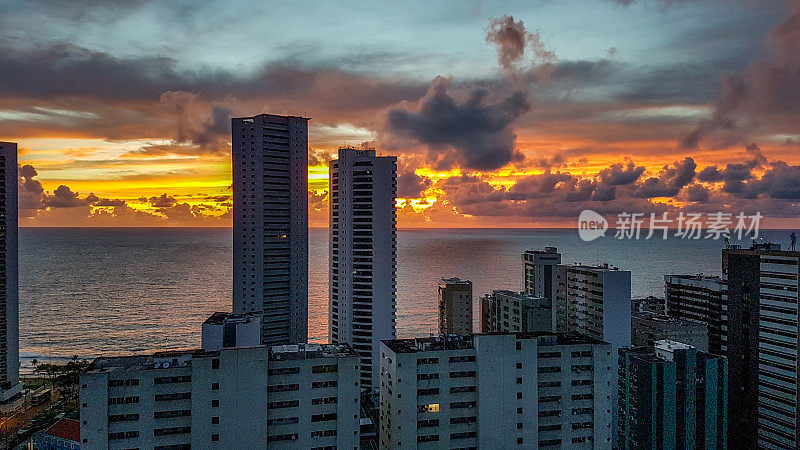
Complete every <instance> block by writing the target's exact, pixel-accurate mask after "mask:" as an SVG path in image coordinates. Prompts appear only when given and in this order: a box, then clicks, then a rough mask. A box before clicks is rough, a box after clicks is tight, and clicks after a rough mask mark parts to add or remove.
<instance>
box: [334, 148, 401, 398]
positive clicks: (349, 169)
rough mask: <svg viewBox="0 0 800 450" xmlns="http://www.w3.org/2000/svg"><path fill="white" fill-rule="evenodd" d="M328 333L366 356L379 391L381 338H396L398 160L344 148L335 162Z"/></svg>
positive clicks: (368, 378) (365, 366)
mask: <svg viewBox="0 0 800 450" xmlns="http://www.w3.org/2000/svg"><path fill="white" fill-rule="evenodd" d="M329 170H330V181H329V183H330V191H329V192H330V199H331V207H330V228H329V233H330V239H329V245H330V253H329V255H330V256H329V258H330V259H329V271H328V274H329V275H328V276H329V285H328V286H329V291H328V292H329V294H328V295H329V299H328V300H329V302H328V307H329V311H328V312H329V315H328V317H329V321H328V336H329V337H330V342H331V343H333V344H338V343H347V344H350V345H351V346H352V347H353V349H354V350H355V351H356V352H358V354H359V355H361V388H362V389H365V390H366V389H372V390H377V388H378V382H379V372H378V367H379V364H380V341H381V340H383V339H394V337H395V310H396V302H395V297H396V272H397V258H396V254H397V217H396V213H395V198H396V193H397V180H396V172H397V158H395V157H394V156H376V155H375V150H372V149H368V150H358V149H352V148H344V149H340V150H339V159H337V160H335V161H331V163H330V166H329Z"/></svg>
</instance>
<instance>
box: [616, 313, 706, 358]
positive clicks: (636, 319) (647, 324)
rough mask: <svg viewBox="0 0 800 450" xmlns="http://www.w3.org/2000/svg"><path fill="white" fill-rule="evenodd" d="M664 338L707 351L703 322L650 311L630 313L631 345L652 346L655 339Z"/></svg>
mask: <svg viewBox="0 0 800 450" xmlns="http://www.w3.org/2000/svg"><path fill="white" fill-rule="evenodd" d="M664 339H667V340H670V341H676V342H682V343H684V344H689V345H691V346H692V347H694V348H696V349H697V350H699V351H701V352H708V329H707V327H706V324H704V323H700V322H692V321H691V320H682V319H677V318H675V317H670V316H665V315H663V314H655V313H651V312H635V313H632V314H631V345H632V346H634V347H642V346H652V345H653V344H654V343H655V342H656V341H661V340H664Z"/></svg>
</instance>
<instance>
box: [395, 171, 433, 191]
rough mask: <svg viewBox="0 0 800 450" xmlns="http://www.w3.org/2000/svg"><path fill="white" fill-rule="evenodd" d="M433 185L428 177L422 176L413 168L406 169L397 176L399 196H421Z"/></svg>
mask: <svg viewBox="0 0 800 450" xmlns="http://www.w3.org/2000/svg"><path fill="white" fill-rule="evenodd" d="M430 186H431V180H430V178H428V177H421V176H419V175H417V174H415V173H414V171H413V170H410V169H409V170H406V171H404V172H402V173H401V174H400V175H398V176H397V196H398V197H403V198H420V197H422V193H423V192H424V191H425V190H426V189H428V188H429V187H430Z"/></svg>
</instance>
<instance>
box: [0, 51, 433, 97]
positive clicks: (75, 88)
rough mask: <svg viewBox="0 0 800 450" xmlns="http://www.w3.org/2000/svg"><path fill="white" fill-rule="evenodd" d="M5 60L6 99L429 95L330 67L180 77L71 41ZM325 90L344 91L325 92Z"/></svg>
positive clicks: (1, 55) (0, 55)
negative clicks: (182, 93)
mask: <svg viewBox="0 0 800 450" xmlns="http://www.w3.org/2000/svg"><path fill="white" fill-rule="evenodd" d="M0 61H2V62H3V64H2V65H0V78H2V79H3V80H4V83H2V84H0V96H6V97H14V96H18V95H23V96H24V97H25V98H43V99H47V98H58V97H66V96H81V97H89V98H101V99H113V100H154V99H158V98H159V96H160V95H161V94H162V93H163V92H165V91H187V92H194V93H197V94H198V95H200V96H201V97H202V98H223V97H225V96H229V95H231V96H236V97H238V96H244V97H245V98H246V97H247V96H284V97H290V96H293V95H309V94H317V95H321V96H322V97H321V100H323V101H326V102H329V101H334V100H336V101H341V102H342V105H344V106H348V105H349V106H350V107H353V106H357V105H363V106H369V105H385V104H386V102H395V103H396V102H398V101H400V100H404V99H408V98H414V95H415V94H416V96H417V98H418V97H420V96H422V95H423V94H424V93H425V86H424V85H422V84H419V83H414V82H400V81H398V82H393V81H377V80H372V79H369V78H366V77H364V76H360V75H357V74H352V73H348V72H344V71H341V70H339V69H335V68H332V67H299V66H298V65H295V64H291V63H289V62H273V63H269V64H265V65H264V66H262V68H261V69H260V70H258V71H256V72H255V73H253V74H251V75H244V76H242V75H235V74H233V73H232V72H228V71H225V70H222V69H216V70H204V71H199V72H198V71H182V70H179V69H177V68H176V65H177V63H176V61H175V60H173V59H171V58H167V57H138V58H123V57H116V56H113V55H110V54H107V53H103V52H96V51H92V50H88V49H85V48H81V47H77V46H75V45H72V44H67V43H57V44H53V45H51V46H49V47H44V48H40V49H38V48H37V49H26V50H22V49H14V48H10V47H7V46H4V47H0ZM327 86H330V87H337V88H338V89H340V90H339V91H330V92H322V91H321V88H324V87H327ZM359 92H360V93H361V95H360V96H355V97H356V98H353V94H356V93H359Z"/></svg>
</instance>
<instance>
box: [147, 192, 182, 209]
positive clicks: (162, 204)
mask: <svg viewBox="0 0 800 450" xmlns="http://www.w3.org/2000/svg"><path fill="white" fill-rule="evenodd" d="M147 201H148V203H150V205H151V206H154V207H156V208H170V207H173V206H175V204H177V201H176V200H175V199H174V198H172V197H168V196H167V194H166V193H164V194H161V196H159V197H150V198H149V199H147Z"/></svg>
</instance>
